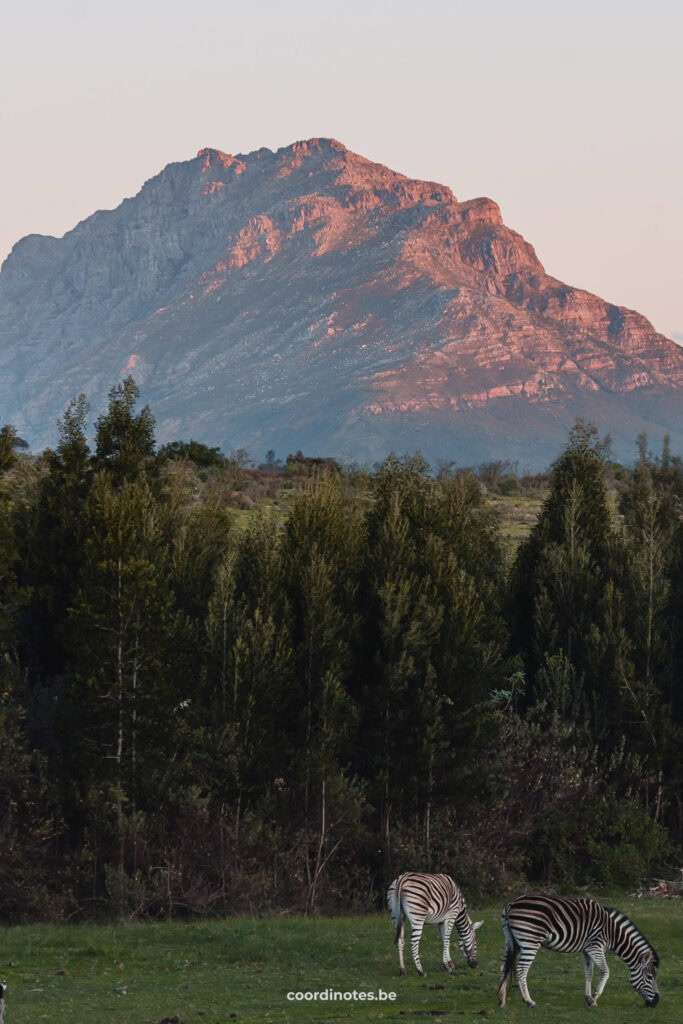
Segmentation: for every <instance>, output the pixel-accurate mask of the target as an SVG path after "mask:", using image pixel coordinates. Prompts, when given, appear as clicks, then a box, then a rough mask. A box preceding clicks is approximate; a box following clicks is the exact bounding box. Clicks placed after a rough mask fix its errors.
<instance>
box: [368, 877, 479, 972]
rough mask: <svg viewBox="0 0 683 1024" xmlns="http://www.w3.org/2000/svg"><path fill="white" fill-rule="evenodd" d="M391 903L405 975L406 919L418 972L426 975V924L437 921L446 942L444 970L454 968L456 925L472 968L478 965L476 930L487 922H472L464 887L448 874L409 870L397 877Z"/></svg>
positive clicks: (388, 896) (392, 886) (388, 900)
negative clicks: (423, 954)
mask: <svg viewBox="0 0 683 1024" xmlns="http://www.w3.org/2000/svg"><path fill="white" fill-rule="evenodd" d="M387 904H388V906H389V910H390V912H391V918H392V920H393V922H394V928H395V929H396V935H395V938H394V942H395V943H396V945H397V946H398V960H399V965H400V970H399V974H405V973H406V968H405V963H404V960H403V944H404V927H405V925H404V922H405V919H406V917H407V918H408V920H409V921H410V927H411V935H410V945H411V949H412V952H413V960H414V961H415V967H416V969H417V973H418V974H419V975H421V976H422V977H424V973H425V972H424V970H423V969H422V964H421V963H420V938H421V936H422V929H423V927H424V925H425V924H435V925H436V926H437V927H438V929H439V935H440V936H441V942H442V944H443V966H444V970H446V971H450V970H451V969H452V967H453V963H452V962H451V956H450V948H449V947H450V940H451V932H452V930H453V925H455V927H456V928H457V929H458V935H459V944H460V948H461V950H462V952H463V954H464V956H465V958H466V960H467V964H468V966H469V967H476V966H477V937H476V935H475V932H476V930H477V928H480V927H481V926H482V924H483V923H484V922H483V921H477V922H476V924H472V922H471V921H470V918H469V916H468V913H467V907H466V905H465V900H464V899H463V895H462V893H461V892H460V889H459V888H458V886H457V885H456V884H455V882H454V881H453V879H452V878H450V877H449V876H448V875H426V874H420V873H418V872H412V871H409V872H406V873H405V874H403V875H399V876H398V878H395V879H394V881H393V882H392V883H391V885H390V886H389V888H388V890H387Z"/></svg>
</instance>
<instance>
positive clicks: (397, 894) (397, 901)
mask: <svg viewBox="0 0 683 1024" xmlns="http://www.w3.org/2000/svg"><path fill="white" fill-rule="evenodd" d="M401 881H402V878H401V876H400V875H399V877H398V878H397V879H396V889H395V891H394V916H395V918H396V921H397V924H396V931H395V933H394V945H395V946H397V945H398V940H399V939H400V938H401V929H402V928H403V921H404V920H405V913H404V912H403V906H402V904H401Z"/></svg>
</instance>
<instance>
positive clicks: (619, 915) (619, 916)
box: [605, 907, 659, 967]
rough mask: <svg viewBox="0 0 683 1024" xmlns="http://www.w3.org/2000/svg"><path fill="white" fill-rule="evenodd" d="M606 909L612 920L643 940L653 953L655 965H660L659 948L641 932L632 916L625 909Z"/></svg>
mask: <svg viewBox="0 0 683 1024" xmlns="http://www.w3.org/2000/svg"><path fill="white" fill-rule="evenodd" d="M605 910H606V911H607V913H608V914H609V916H610V917H611V918H612V920H613V921H614V922H615V923H616V924H617V925H619V927H620V928H625V929H628V931H629V933H630V934H631V935H632V936H633V937H634V938H636V939H641V940H642V942H643V943H644V945H646V946H647V948H648V949H649V950H650V952H651V953H652V962H653V964H654V966H655V967H659V954H658V953H657V950H656V949H655V947H654V946H653V945H652V943H651V942H650V940H649V939H648V938H646V936H645V935H643V933H642V932H641V930H640V928H639V927H638V925H637V924H634V922H633V921H632V920H631V918H630V917H629V916H628V915H627V914H625V913H624V912H623V910H617V908H616V907H605Z"/></svg>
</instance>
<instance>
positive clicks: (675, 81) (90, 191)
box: [0, 0, 683, 336]
mask: <svg viewBox="0 0 683 1024" xmlns="http://www.w3.org/2000/svg"><path fill="white" fill-rule="evenodd" d="M682 52H683V3H680V2H679V0H677V2H674V0H670V2H669V0H649V2H647V3H646V2H644V0H638V2H633V0H571V2H562V3H559V2H556V0H544V2H541V0H487V2H484V0H419V2H418V0H415V2H407V0H393V2H391V0H335V2H334V3H328V2H326V0H239V2H233V0H201V2H198V3H193V4H191V3H180V2H179V0H163V2H162V0H118V2H117V3H116V4H112V3H111V2H110V0H109V2H107V3H101V2H99V0H61V2H60V0H23V2H22V3H13V4H12V5H11V6H9V5H7V6H6V7H5V12H4V14H3V19H2V34H1V36H0V85H1V86H2V96H3V101H2V104H1V105H0V140H1V144H2V159H1V160H0V203H1V207H0V209H1V216H0V259H3V258H4V257H5V255H6V254H7V252H9V250H10V248H11V247H12V245H13V244H14V243H15V242H16V241H18V239H19V238H21V237H23V236H24V235H26V234H30V233H32V232H38V233H41V234H54V235H61V234H63V233H64V232H65V231H67V230H69V229H70V228H71V227H73V226H74V225H75V224H76V223H77V222H78V221H79V220H82V219H83V218H85V217H87V216H89V214H91V213H93V212H94V211H95V210H97V209H109V208H112V207H114V206H117V205H118V203H119V202H120V201H121V200H122V199H123V198H125V197H126V196H131V195H134V194H135V193H136V192H137V191H138V190H139V188H140V187H141V186H142V184H143V182H144V181H145V180H146V179H147V178H149V177H152V176H153V175H154V174H156V173H158V172H159V171H160V170H161V169H162V168H163V167H164V166H165V165H166V164H167V163H170V162H171V161H174V160H185V159H189V158H190V157H193V156H194V155H195V154H196V152H197V150H198V149H200V148H202V147H204V146H212V147H215V148H217V149H222V150H225V151H226V152H231V153H239V152H242V153H247V152H250V151H251V150H254V149H258V148H260V147H261V146H267V147H269V148H270V149H277V148H278V147H280V146H285V145H288V144H290V143H292V142H294V141H296V140H297V139H306V138H311V137H315V136H332V137H334V138H337V139H339V140H340V141H341V142H343V143H344V145H346V146H347V147H348V148H349V149H352V150H354V151H355V152H357V153H361V154H362V155H363V156H366V157H368V158H370V159H372V160H376V161H379V162H380V163H384V164H387V165H388V166H389V167H391V168H393V169H394V170H397V171H401V172H403V173H404V174H408V175H410V176H412V177H417V178H425V179H429V180H433V181H437V182H440V183H442V184H445V185H448V186H450V187H451V188H452V189H453V191H454V193H455V195H456V196H457V198H458V199H461V200H464V199H471V198H473V197H475V196H481V195H486V196H489V197H490V198H492V199H494V200H495V201H496V202H497V203H498V204H499V205H500V207H501V209H502V213H503V217H504V219H505V222H506V224H508V225H509V226H510V227H512V228H514V229H515V230H517V231H519V232H520V233H521V234H523V235H524V237H525V238H526V239H527V240H528V241H529V242H531V244H532V245H534V247H535V248H536V252H537V254H538V256H539V258H540V259H541V261H542V262H543V264H544V266H545V268H546V270H547V271H548V272H549V273H551V274H553V275H554V276H555V277H559V278H560V279H562V280H564V281H566V282H567V283H569V284H572V285H575V286H577V287H583V288H587V289H589V290H590V291H593V292H596V293H597V294H598V295H600V296H602V298H604V299H607V300H608V301H610V302H614V303H617V304H619V305H623V306H628V307H630V308H633V309H637V310H639V311H640V312H641V313H643V314H644V315H645V316H647V317H648V318H649V319H650V320H652V322H653V323H654V325H655V327H656V328H657V329H658V330H659V331H662V332H663V333H664V334H667V335H669V336H671V335H672V334H674V333H676V334H679V335H683V287H682V284H683V241H682V240H683V103H682V100H683V79H682V77H681V71H680V68H681V53H682Z"/></svg>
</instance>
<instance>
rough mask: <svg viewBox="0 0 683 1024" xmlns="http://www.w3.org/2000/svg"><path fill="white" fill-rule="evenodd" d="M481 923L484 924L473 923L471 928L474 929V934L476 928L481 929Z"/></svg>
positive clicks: (479, 922)
mask: <svg viewBox="0 0 683 1024" xmlns="http://www.w3.org/2000/svg"><path fill="white" fill-rule="evenodd" d="M483 923H484V922H483V921H475V922H474V924H473V925H472V927H473V928H474V930H475V932H476V930H477V928H481V926H482V925H483Z"/></svg>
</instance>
